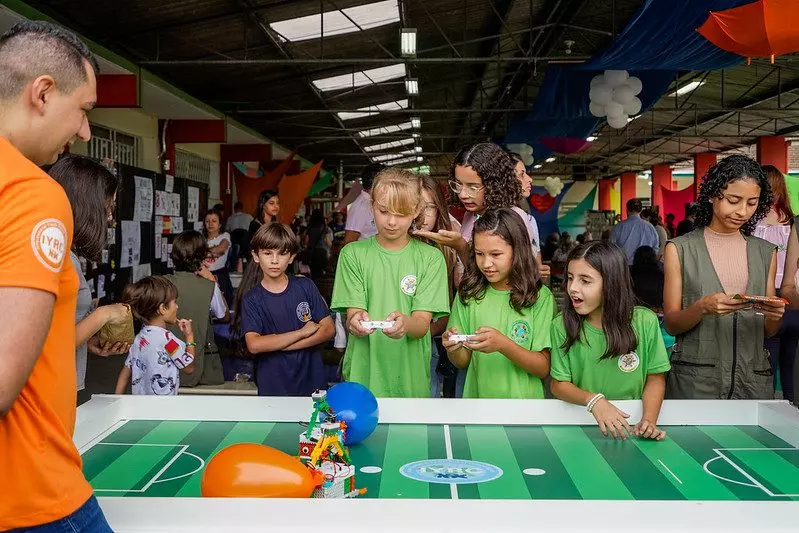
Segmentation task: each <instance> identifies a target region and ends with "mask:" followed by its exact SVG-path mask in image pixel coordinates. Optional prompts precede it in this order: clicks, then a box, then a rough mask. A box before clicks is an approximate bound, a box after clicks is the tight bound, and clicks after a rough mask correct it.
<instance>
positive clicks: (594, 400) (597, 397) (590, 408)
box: [586, 392, 605, 413]
mask: <svg viewBox="0 0 799 533" xmlns="http://www.w3.org/2000/svg"><path fill="white" fill-rule="evenodd" d="M604 397H605V395H604V394H602V393H601V392H600V393H599V394H597V395H595V396H594V397H593V398H591V399H590V400H589V401H588V405H587V406H586V409H588V412H589V413H590V412H591V411H593V409H594V406H595V405H596V403H597V402H598V401H599V400H601V399H602V398H604Z"/></svg>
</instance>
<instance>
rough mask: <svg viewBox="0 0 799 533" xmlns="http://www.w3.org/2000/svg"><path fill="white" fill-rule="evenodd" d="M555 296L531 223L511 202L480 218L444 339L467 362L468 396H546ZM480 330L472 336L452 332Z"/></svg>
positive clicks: (455, 359)
mask: <svg viewBox="0 0 799 533" xmlns="http://www.w3.org/2000/svg"><path fill="white" fill-rule="evenodd" d="M554 313H555V299H554V298H553V296H552V293H551V292H550V291H549V289H548V288H547V287H545V286H543V285H542V284H541V280H540V278H539V276H538V267H537V264H536V261H535V258H534V257H533V254H532V250H531V249H530V246H528V245H527V231H526V229H525V227H524V222H523V221H522V220H521V219H520V218H519V217H518V216H517V214H516V213H515V212H514V211H512V210H511V209H496V210H490V211H486V212H485V213H484V214H483V216H482V217H480V219H479V220H477V222H476V223H475V226H474V240H473V241H472V246H471V253H470V255H469V262H468V263H467V265H466V271H465V274H464V276H463V280H462V281H461V284H460V289H459V293H458V298H456V300H455V302H454V303H453V306H452V312H451V314H450V318H449V330H448V331H447V332H446V333H444V336H443V339H442V343H443V345H444V347H445V348H446V350H447V355H448V356H449V359H450V361H452V363H453V364H454V365H455V366H456V367H458V368H467V367H468V372H467V374H466V386H465V388H464V392H463V395H464V397H465V398H538V399H543V398H544V382H543V379H544V378H545V377H546V376H547V375H548V374H549V350H550V347H551V342H550V328H551V325H552V317H553V315H554ZM464 334H465V335H474V337H473V338H471V339H469V340H468V341H463V340H459V339H457V338H455V339H453V335H464Z"/></svg>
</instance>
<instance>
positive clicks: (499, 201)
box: [415, 143, 538, 264]
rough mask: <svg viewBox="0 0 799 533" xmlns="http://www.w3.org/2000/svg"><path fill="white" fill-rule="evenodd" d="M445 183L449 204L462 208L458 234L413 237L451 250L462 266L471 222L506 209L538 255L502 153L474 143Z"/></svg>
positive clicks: (512, 168)
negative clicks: (516, 218) (515, 215)
mask: <svg viewBox="0 0 799 533" xmlns="http://www.w3.org/2000/svg"><path fill="white" fill-rule="evenodd" d="M448 183H449V188H450V190H451V191H452V192H453V193H455V195H456V196H455V197H454V198H452V204H453V205H456V206H458V207H463V208H464V209H466V215H464V217H463V224H462V226H461V229H460V232H457V231H452V230H443V229H441V230H439V231H437V232H432V231H419V230H417V231H416V232H415V235H418V236H419V237H422V238H425V239H430V240H431V241H434V242H436V243H438V244H442V245H444V246H449V247H451V248H454V249H455V251H456V252H457V254H458V258H459V259H460V260H461V262H462V263H463V264H465V263H466V262H467V261H468V257H469V242H471V240H472V231H473V230H474V223H475V221H476V220H477V219H478V218H479V217H480V216H481V215H482V214H483V213H485V212H486V210H488V209H497V208H500V207H509V208H511V209H513V211H515V212H516V213H518V215H519V216H520V217H522V220H523V221H524V224H525V227H526V228H527V234H528V237H529V238H530V246H532V247H533V251H534V252H535V255H536V256H537V255H538V246H537V244H536V243H535V236H536V231H535V230H534V229H533V228H532V227H531V224H530V220H529V218H528V217H527V213H525V212H524V211H523V210H522V209H520V208H519V206H518V205H517V203H518V201H519V198H521V196H522V184H521V183H520V181H519V180H518V178H517V176H516V169H515V164H514V161H513V159H512V158H511V156H510V155H508V153H507V152H506V151H505V150H503V149H502V148H500V147H499V146H497V145H496V144H493V143H477V144H473V145H471V146H468V147H466V148H464V149H462V150H461V151H460V152H459V153H458V155H457V156H455V162H454V164H453V166H452V174H451V177H450V180H449V182H448Z"/></svg>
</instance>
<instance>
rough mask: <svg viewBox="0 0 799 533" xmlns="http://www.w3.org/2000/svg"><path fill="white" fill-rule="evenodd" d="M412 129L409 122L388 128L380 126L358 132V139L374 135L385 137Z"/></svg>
mask: <svg viewBox="0 0 799 533" xmlns="http://www.w3.org/2000/svg"><path fill="white" fill-rule="evenodd" d="M412 127H413V124H411V123H410V122H403V123H402V124H392V125H390V126H381V127H379V128H372V129H371V130H362V131H359V132H358V134H357V135H358V137H372V136H374V135H385V134H388V133H397V132H400V131H405V130H409V129H411V128H412Z"/></svg>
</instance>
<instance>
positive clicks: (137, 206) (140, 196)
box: [133, 176, 153, 222]
mask: <svg viewBox="0 0 799 533" xmlns="http://www.w3.org/2000/svg"><path fill="white" fill-rule="evenodd" d="M133 179H134V181H135V182H136V191H135V199H134V202H133V220H137V221H142V222H149V221H150V220H151V219H152V218H153V180H151V179H150V178H143V177H141V176H134V177H133Z"/></svg>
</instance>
